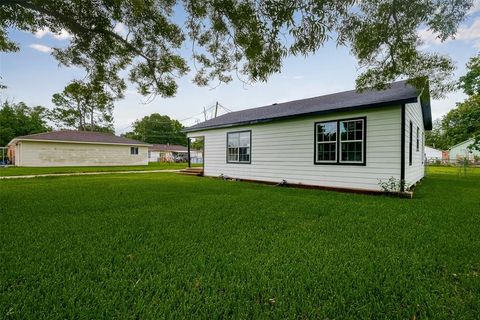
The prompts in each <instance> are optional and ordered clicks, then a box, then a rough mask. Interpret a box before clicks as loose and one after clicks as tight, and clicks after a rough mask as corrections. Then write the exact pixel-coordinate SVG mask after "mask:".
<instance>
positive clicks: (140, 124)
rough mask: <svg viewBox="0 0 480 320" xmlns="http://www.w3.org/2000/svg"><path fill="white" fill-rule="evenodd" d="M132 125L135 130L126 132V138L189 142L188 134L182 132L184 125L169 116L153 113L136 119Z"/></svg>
mask: <svg viewBox="0 0 480 320" xmlns="http://www.w3.org/2000/svg"><path fill="white" fill-rule="evenodd" d="M132 127H133V131H131V132H127V133H125V134H124V136H125V137H126V138H130V139H135V140H140V141H143V142H147V143H161V144H167V143H168V144H179V145H186V144H187V134H186V133H185V132H182V130H183V129H184V127H183V125H182V124H181V123H180V122H178V121H177V120H175V119H171V118H170V117H169V116H163V115H161V114H159V113H152V114H151V115H149V116H145V117H143V118H142V119H140V120H137V121H135V122H134V123H133V125H132Z"/></svg>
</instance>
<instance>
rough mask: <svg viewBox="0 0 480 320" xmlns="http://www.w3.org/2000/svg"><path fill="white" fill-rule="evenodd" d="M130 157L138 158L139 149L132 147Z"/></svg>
mask: <svg viewBox="0 0 480 320" xmlns="http://www.w3.org/2000/svg"><path fill="white" fill-rule="evenodd" d="M130 155H131V156H138V147H130Z"/></svg>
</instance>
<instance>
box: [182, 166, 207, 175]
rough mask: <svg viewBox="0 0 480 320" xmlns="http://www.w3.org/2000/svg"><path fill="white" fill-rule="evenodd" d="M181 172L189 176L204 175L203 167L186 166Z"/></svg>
mask: <svg viewBox="0 0 480 320" xmlns="http://www.w3.org/2000/svg"><path fill="white" fill-rule="evenodd" d="M179 173H181V174H186V175H189V176H203V168H186V169H183V170H180V171H179Z"/></svg>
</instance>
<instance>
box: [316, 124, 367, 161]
mask: <svg viewBox="0 0 480 320" xmlns="http://www.w3.org/2000/svg"><path fill="white" fill-rule="evenodd" d="M365 129H366V118H365V117H362V118H355V119H345V120H335V121H326V122H317V123H315V159H314V160H315V161H314V163H315V164H353V165H365V163H366V162H365V157H366V156H365V150H366V136H365Z"/></svg>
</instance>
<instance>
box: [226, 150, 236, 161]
mask: <svg viewBox="0 0 480 320" xmlns="http://www.w3.org/2000/svg"><path fill="white" fill-rule="evenodd" d="M228 161H238V148H228Z"/></svg>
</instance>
